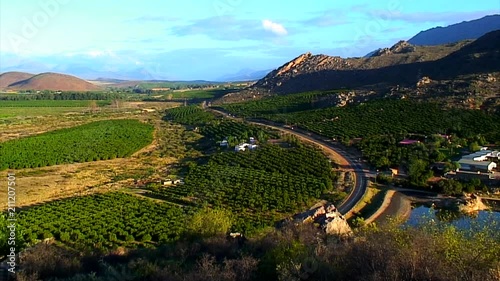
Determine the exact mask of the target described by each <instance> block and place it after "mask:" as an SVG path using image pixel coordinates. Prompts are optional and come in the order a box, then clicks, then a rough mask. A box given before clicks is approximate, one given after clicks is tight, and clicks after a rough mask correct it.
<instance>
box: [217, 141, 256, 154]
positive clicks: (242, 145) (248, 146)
mask: <svg viewBox="0 0 500 281" xmlns="http://www.w3.org/2000/svg"><path fill="white" fill-rule="evenodd" d="M255 142H256V141H255V138H254V137H250V138H249V139H248V143H246V142H245V143H240V144H238V145H237V146H235V147H234V151H236V152H240V151H245V150H247V149H248V150H255V149H257V147H259V146H258V145H256V144H255ZM220 146H221V147H229V143H228V141H227V138H225V139H224V140H222V141H221V143H220Z"/></svg>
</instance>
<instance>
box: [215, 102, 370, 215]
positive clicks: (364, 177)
mask: <svg viewBox="0 0 500 281" xmlns="http://www.w3.org/2000/svg"><path fill="white" fill-rule="evenodd" d="M210 110H212V111H214V112H216V113H219V114H221V115H223V116H224V117H227V118H231V119H236V120H240V121H245V122H248V123H251V124H255V125H260V126H266V127H269V128H272V129H275V130H279V131H282V132H286V133H289V134H292V135H295V136H297V137H299V138H301V139H306V140H308V141H309V142H312V143H314V144H316V145H318V146H319V147H321V148H323V149H329V150H331V151H333V152H334V153H336V154H337V155H338V156H340V157H342V158H343V160H344V161H343V162H345V163H347V165H346V166H347V167H346V166H344V167H343V168H344V169H345V170H352V171H353V172H354V181H355V184H354V188H353V189H352V190H351V192H350V193H349V195H348V196H347V198H346V199H345V200H344V201H343V202H342V203H341V204H340V205H339V206H337V209H338V210H339V212H340V213H341V214H343V215H347V214H348V213H349V212H350V211H351V210H352V209H353V208H354V206H356V204H357V203H358V202H359V201H360V200H361V199H362V198H363V195H364V194H365V191H366V189H367V188H368V177H369V176H371V172H370V170H369V169H368V168H367V167H366V165H365V164H363V163H361V162H358V160H357V157H356V156H354V155H351V154H350V153H349V152H347V151H346V150H345V149H343V148H342V147H341V145H339V144H336V143H333V142H332V141H331V140H330V139H326V138H325V137H322V136H319V135H317V134H314V133H312V132H309V131H306V130H302V129H293V130H292V129H288V128H284V127H283V125H280V124H276V123H274V122H272V121H269V120H251V121H249V120H243V119H241V118H237V117H234V116H230V115H229V114H228V113H226V112H224V111H221V110H217V109H213V108H211V109H210ZM338 164H340V163H338Z"/></svg>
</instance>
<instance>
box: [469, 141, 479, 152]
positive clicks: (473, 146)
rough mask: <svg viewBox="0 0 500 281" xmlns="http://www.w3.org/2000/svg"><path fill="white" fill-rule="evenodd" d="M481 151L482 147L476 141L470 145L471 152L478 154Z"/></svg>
mask: <svg viewBox="0 0 500 281" xmlns="http://www.w3.org/2000/svg"><path fill="white" fill-rule="evenodd" d="M480 149H481V146H480V145H479V144H478V143H477V142H476V141H474V142H471V143H470V144H469V150H470V151H471V152H476V151H479V150H480Z"/></svg>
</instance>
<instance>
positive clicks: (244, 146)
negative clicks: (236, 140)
mask: <svg viewBox="0 0 500 281" xmlns="http://www.w3.org/2000/svg"><path fill="white" fill-rule="evenodd" d="M257 147H258V146H257V145H255V144H248V143H241V144H239V145H237V146H236V147H235V148H234V151H236V152H239V151H245V150H246V149H247V148H248V149H250V150H255V149H257Z"/></svg>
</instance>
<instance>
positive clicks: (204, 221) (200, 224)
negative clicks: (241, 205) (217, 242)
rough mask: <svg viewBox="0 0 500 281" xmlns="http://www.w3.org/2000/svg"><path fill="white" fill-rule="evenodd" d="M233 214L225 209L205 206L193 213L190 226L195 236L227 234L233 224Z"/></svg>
mask: <svg viewBox="0 0 500 281" xmlns="http://www.w3.org/2000/svg"><path fill="white" fill-rule="evenodd" d="M231 216H232V215H231V213H230V212H229V211H227V210H225V209H222V208H215V209H212V208H209V207H204V208H203V209H201V210H199V211H198V212H196V213H195V214H194V215H193V217H192V219H191V222H190V223H189V226H188V228H189V231H190V232H191V234H193V235H195V236H205V237H206V236H214V235H217V234H226V233H227V232H228V231H229V229H230V227H231V225H232V224H233V220H232V217H231Z"/></svg>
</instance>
